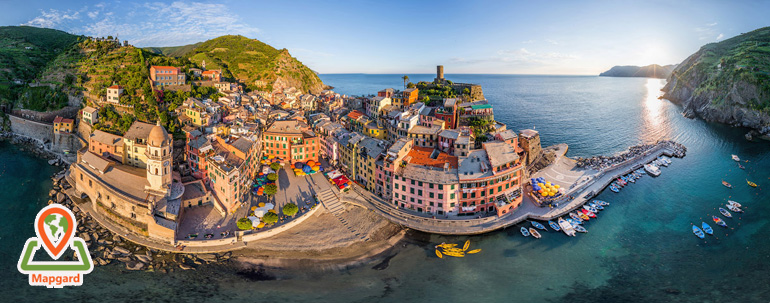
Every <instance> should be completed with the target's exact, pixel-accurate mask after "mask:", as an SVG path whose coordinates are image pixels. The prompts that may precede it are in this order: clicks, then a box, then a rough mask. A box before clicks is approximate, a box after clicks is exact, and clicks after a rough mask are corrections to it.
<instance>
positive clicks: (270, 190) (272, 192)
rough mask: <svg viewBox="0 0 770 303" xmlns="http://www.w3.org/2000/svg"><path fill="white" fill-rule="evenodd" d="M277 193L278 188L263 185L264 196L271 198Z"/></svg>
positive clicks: (271, 185) (272, 185) (273, 185)
mask: <svg viewBox="0 0 770 303" xmlns="http://www.w3.org/2000/svg"><path fill="white" fill-rule="evenodd" d="M277 192H278V186H275V184H268V185H265V195H266V196H268V197H272V196H273V195H275V193H277Z"/></svg>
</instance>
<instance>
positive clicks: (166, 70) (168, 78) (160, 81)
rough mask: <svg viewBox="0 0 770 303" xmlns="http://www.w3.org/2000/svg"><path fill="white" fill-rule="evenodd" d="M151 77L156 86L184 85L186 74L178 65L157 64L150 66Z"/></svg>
mask: <svg viewBox="0 0 770 303" xmlns="http://www.w3.org/2000/svg"><path fill="white" fill-rule="evenodd" d="M150 79H152V81H153V83H154V84H155V85H156V86H161V87H162V86H166V85H184V84H185V81H186V76H185V74H184V73H183V72H182V70H181V69H179V68H178V67H173V66H157V65H153V66H151V67H150Z"/></svg>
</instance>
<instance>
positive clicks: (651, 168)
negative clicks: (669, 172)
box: [644, 163, 660, 177]
mask: <svg viewBox="0 0 770 303" xmlns="http://www.w3.org/2000/svg"><path fill="white" fill-rule="evenodd" d="M644 170H645V171H647V173H648V174H650V175H651V176H653V177H657V176H660V168H658V167H657V166H655V164H652V163H650V164H645V165H644Z"/></svg>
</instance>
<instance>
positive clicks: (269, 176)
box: [267, 173, 278, 181]
mask: <svg viewBox="0 0 770 303" xmlns="http://www.w3.org/2000/svg"><path fill="white" fill-rule="evenodd" d="M267 180H268V181H275V180H278V175H277V174H275V173H269V174H267Z"/></svg>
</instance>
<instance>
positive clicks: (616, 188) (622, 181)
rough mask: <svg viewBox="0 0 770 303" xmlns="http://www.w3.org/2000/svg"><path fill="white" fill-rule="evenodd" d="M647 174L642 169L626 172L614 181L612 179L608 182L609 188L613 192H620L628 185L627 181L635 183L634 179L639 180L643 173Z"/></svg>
mask: <svg viewBox="0 0 770 303" xmlns="http://www.w3.org/2000/svg"><path fill="white" fill-rule="evenodd" d="M645 174H647V173H646V172H645V171H644V170H643V169H641V168H640V169H637V170H635V171H633V172H631V173H630V174H627V175H625V176H620V177H618V178H617V179H615V181H612V183H610V190H611V191H612V192H614V193H618V192H620V190H621V189H622V188H623V187H625V186H626V185H628V183H636V180H639V178H641V177H642V176H643V175H645Z"/></svg>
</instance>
